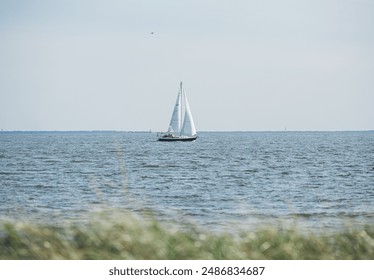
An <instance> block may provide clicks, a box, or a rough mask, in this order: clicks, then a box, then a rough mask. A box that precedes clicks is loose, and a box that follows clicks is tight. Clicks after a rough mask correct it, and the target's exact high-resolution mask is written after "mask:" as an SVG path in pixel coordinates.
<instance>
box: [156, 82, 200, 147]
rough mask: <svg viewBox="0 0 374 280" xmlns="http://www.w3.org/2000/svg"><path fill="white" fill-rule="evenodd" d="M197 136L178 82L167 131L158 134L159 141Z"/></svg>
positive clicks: (187, 138) (194, 137) (188, 107)
mask: <svg viewBox="0 0 374 280" xmlns="http://www.w3.org/2000/svg"><path fill="white" fill-rule="evenodd" d="M196 138H197V133H196V128H195V124H194V121H193V119H192V114H191V110H190V106H189V105H188V101H187V97H186V94H185V92H184V90H183V87H182V82H181V83H180V88H179V92H178V96H177V101H176V102H175V106H174V110H173V114H172V116H171V119H170V124H169V128H168V131H167V132H162V133H159V134H158V140H159V141H193V140H195V139H196Z"/></svg>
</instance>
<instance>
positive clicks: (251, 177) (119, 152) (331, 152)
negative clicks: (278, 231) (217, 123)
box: [0, 132, 374, 230]
mask: <svg viewBox="0 0 374 280" xmlns="http://www.w3.org/2000/svg"><path fill="white" fill-rule="evenodd" d="M103 207H114V208H120V209H128V210H130V211H133V212H139V211H144V210H150V211H152V212H153V213H154V214H155V216H156V217H158V218H159V219H161V220H168V221H170V220H171V221H180V220H186V221H191V222H194V223H197V224H200V225H202V226H205V227H208V228H211V229H218V230H221V229H224V230H230V229H232V228H234V227H241V228H243V227H244V228H246V227H252V226H256V225H262V224H264V223H274V222H275V221H282V222H284V221H290V222H294V221H297V223H298V224H299V225H302V226H305V227H308V228H311V229H313V228H319V227H324V228H339V227H341V226H342V225H345V224H347V223H348V224H350V225H363V224H373V218H374V132H242V133H200V137H199V138H198V140H197V141H194V142H188V143H183V142H175V143H164V142H157V141H156V136H155V134H153V133H127V132H123V133H122V132H64V133H63V132H33V133H27V132H22V133H21V132H13V133H10V132H2V133H0V219H8V218H11V219H14V218H15V219H31V220H39V221H42V222H52V221H56V220H62V219H66V218H75V219H79V218H81V217H84V216H85V214H87V213H90V212H92V211H95V210H97V209H100V208H103Z"/></svg>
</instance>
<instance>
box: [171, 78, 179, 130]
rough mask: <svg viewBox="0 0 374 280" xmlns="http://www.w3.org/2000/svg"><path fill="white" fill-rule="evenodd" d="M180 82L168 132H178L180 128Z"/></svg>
mask: <svg viewBox="0 0 374 280" xmlns="http://www.w3.org/2000/svg"><path fill="white" fill-rule="evenodd" d="M181 103H182V83H181V89H180V90H179V93H178V96H177V101H176V102H175V106H174V110H173V114H172V116H171V119H170V124H169V128H168V133H180V131H181V128H182V106H181V105H182V104H181Z"/></svg>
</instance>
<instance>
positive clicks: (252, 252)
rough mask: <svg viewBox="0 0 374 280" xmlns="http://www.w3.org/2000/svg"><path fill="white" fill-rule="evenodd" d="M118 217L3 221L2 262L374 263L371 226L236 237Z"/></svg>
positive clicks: (0, 236) (266, 231) (261, 232)
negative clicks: (69, 221)
mask: <svg viewBox="0 0 374 280" xmlns="http://www.w3.org/2000/svg"><path fill="white" fill-rule="evenodd" d="M114 216H115V217H113V216H112V215H107V214H106V215H104V216H103V217H100V218H98V219H95V220H94V221H90V222H88V223H85V224H83V225H78V224H66V225H61V226H51V225H36V224H30V223H18V222H6V223H4V222H3V223H0V259H43V260H49V259H171V260H172V259H260V260H265V259H271V260H273V259H299V260H300V259H371V260H372V259H374V228H373V227H372V226H368V227H366V229H364V230H362V229H360V230H352V229H346V230H344V231H342V232H340V233H333V234H318V235H317V234H311V233H309V234H305V233H301V232H300V231H298V230H297V229H287V230H284V229H274V228H268V229H262V230H256V231H254V232H243V233H242V234H241V235H240V237H238V236H235V237H234V236H231V235H228V234H211V233H208V232H205V231H203V230H200V229H197V228H195V227H193V226H191V227H190V229H187V230H186V229H184V230H176V229H173V228H172V227H170V226H166V225H163V224H160V223H159V222H156V221H154V220H153V221H146V220H143V219H135V218H134V217H132V216H131V215H114Z"/></svg>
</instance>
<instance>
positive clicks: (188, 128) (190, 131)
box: [181, 92, 196, 136]
mask: <svg viewBox="0 0 374 280" xmlns="http://www.w3.org/2000/svg"><path fill="white" fill-rule="evenodd" d="M183 97H184V106H185V112H184V120H183V126H182V130H181V136H194V135H196V128H195V123H194V122H193V118H192V114H191V110H190V106H189V104H188V101H187V96H186V94H185V93H184V92H183Z"/></svg>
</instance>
